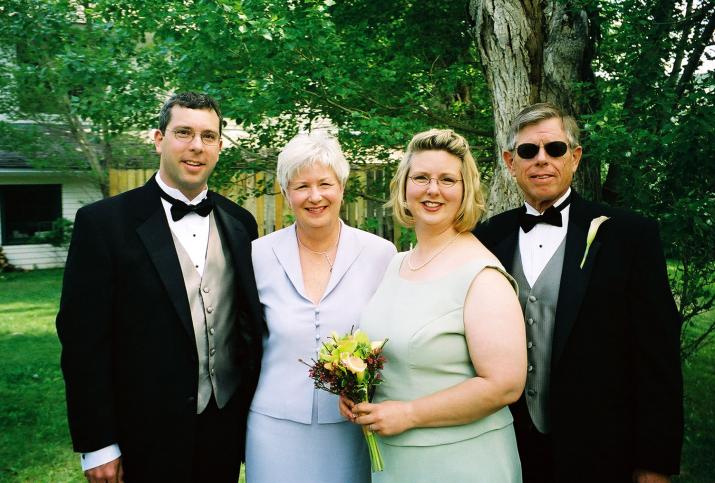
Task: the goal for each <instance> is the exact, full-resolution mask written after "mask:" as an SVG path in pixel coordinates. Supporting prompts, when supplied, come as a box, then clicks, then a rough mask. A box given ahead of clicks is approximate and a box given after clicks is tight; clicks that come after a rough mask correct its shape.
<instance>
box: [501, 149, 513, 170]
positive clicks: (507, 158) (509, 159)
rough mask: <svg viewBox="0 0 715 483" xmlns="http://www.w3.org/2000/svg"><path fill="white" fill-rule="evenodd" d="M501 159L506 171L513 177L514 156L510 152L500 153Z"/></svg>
mask: <svg viewBox="0 0 715 483" xmlns="http://www.w3.org/2000/svg"><path fill="white" fill-rule="evenodd" d="M501 157H502V159H503V160H504V164H505V165H506V169H508V170H509V172H510V173H511V175H512V176H514V156H513V155H512V154H511V151H502V153H501Z"/></svg>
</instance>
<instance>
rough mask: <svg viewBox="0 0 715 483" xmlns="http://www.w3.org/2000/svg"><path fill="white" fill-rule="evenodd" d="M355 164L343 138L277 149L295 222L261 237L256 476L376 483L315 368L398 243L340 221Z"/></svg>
mask: <svg viewBox="0 0 715 483" xmlns="http://www.w3.org/2000/svg"><path fill="white" fill-rule="evenodd" d="M349 174H350V166H349V164H348V162H347V161H346V160H345V157H344V156H343V153H342V150H341V149H340V145H339V144H338V142H337V140H336V139H335V138H333V137H331V136H329V135H328V134H325V133H323V132H313V133H309V134H299V135H297V136H296V137H294V138H293V139H292V140H291V141H290V142H289V143H288V144H287V145H286V146H285V148H284V149H283V150H282V151H281V153H280V154H279V156H278V166H277V178H278V181H279V183H280V186H281V192H282V193H283V196H284V197H285V199H286V200H287V202H288V204H289V206H290V208H291V210H292V211H293V214H294V216H295V223H294V224H293V225H291V226H289V227H287V228H284V229H282V230H279V231H277V232H274V233H271V234H270V235H266V236H264V237H262V238H259V239H258V240H256V241H254V242H253V265H254V271H255V274H256V283H257V286H258V293H259V297H260V300H261V304H262V305H263V311H264V317H265V319H266V323H267V325H268V330H269V335H268V336H267V337H266V338H265V339H264V344H263V346H264V352H263V360H262V364H261V375H260V379H259V381H258V388H257V389H256V394H255V396H254V398H253V403H252V404H251V410H250V412H249V417H248V433H247V440H246V481H247V482H248V483H262V482H266V483H274V482H281V481H291V482H311V483H319V482H336V481H339V482H341V483H343V482H346V483H353V482H354V483H363V482H365V483H366V482H369V481H370V460H369V456H368V452H367V446H366V444H365V441H364V438H363V435H362V431H361V430H360V428H359V427H357V426H355V425H353V424H350V423H349V422H347V421H346V420H345V419H344V418H343V417H342V416H341V415H340V413H339V412H338V403H337V397H336V396H334V395H332V394H329V393H327V392H325V391H320V390H317V389H315V388H314V387H313V383H312V381H311V380H310V379H309V378H308V368H307V367H306V366H305V365H303V364H301V363H300V362H298V360H299V359H303V360H305V361H310V360H311V359H317V356H318V351H319V349H320V346H321V343H322V341H324V340H325V339H327V338H328V336H329V335H330V333H331V332H332V331H335V332H337V333H339V334H343V333H346V332H349V331H350V329H351V327H355V328H357V326H358V321H359V320H360V316H361V313H362V309H363V307H364V306H365V305H366V304H367V302H368V301H369V300H370V298H371V297H372V294H373V293H374V291H375V289H376V288H377V286H378V284H379V283H380V281H381V280H382V276H383V273H384V271H385V268H386V267H387V265H388V263H389V262H390V259H391V258H392V256H393V255H394V254H395V252H396V250H395V247H394V246H393V245H392V244H391V243H390V242H388V241H386V240H383V239H382V238H379V237H377V236H375V235H372V234H370V233H367V232H364V231H361V230H358V229H355V228H352V227H350V226H347V225H346V224H345V223H344V222H343V221H342V220H340V206H341V204H342V201H343V193H344V190H345V183H346V182H347V179H348V176H349Z"/></svg>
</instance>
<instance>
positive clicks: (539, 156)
mask: <svg viewBox="0 0 715 483" xmlns="http://www.w3.org/2000/svg"><path fill="white" fill-rule="evenodd" d="M534 159H535V160H536V162H537V163H545V162H546V148H544V144H543V143H540V144H539V152H538V153H536V157H535V158H534Z"/></svg>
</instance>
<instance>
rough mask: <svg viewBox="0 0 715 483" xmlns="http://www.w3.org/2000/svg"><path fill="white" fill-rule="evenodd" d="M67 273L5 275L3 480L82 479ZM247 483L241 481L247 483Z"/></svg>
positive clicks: (0, 350) (700, 463)
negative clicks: (64, 298) (70, 380)
mask: <svg viewBox="0 0 715 483" xmlns="http://www.w3.org/2000/svg"><path fill="white" fill-rule="evenodd" d="M61 283H62V270H35V271H32V272H25V273H9V274H0V361H2V365H1V366H0V401H1V402H0V404H1V405H0V481H2V482H6V481H7V482H9V481H29V482H65V481H84V478H83V475H82V472H81V471H80V469H79V461H78V458H77V455H75V454H74V453H73V452H72V449H71V443H70V437H69V432H68V430H67V422H66V416H65V401H64V385H63V382H62V375H61V374H60V369H59V352H60V345H59V342H58V340H57V335H56V333H55V315H56V313H57V305H58V302H59V293H60V288H61ZM712 317H715V311H711V312H710V313H709V314H706V315H705V316H704V318H703V320H706V319H707V320H709V319H711V318H712ZM683 371H684V376H685V418H686V432H685V445H684V448H683V465H682V475H681V476H680V477H679V478H678V479H677V481H679V482H681V483H691V482H692V483H705V482H712V481H715V458H713V456H714V455H715V397H714V396H713V394H714V393H715V345H713V344H711V345H710V346H708V347H706V348H705V349H703V350H702V351H701V352H700V353H699V354H698V355H697V356H696V357H694V358H693V360H692V361H690V362H689V363H688V364H686V365H685V366H684V367H683ZM241 481H243V479H242V480H241Z"/></svg>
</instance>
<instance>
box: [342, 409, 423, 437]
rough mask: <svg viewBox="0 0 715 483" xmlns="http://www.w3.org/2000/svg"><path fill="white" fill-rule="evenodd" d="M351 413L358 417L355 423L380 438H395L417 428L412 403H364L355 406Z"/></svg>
mask: <svg viewBox="0 0 715 483" xmlns="http://www.w3.org/2000/svg"><path fill="white" fill-rule="evenodd" d="M351 412H352V414H354V415H355V416H357V417H356V418H355V419H354V420H353V421H354V422H356V423H358V424H362V425H363V426H365V427H367V429H368V430H370V431H372V432H374V433H377V434H379V435H380V436H393V435H395V434H400V433H403V432H405V431H407V430H408V429H411V428H413V427H415V424H414V420H413V413H412V403H410V402H407V401H384V402H381V403H378V404H372V403H366V402H363V403H360V404H355V405H354V406H353V407H352V409H351Z"/></svg>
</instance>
